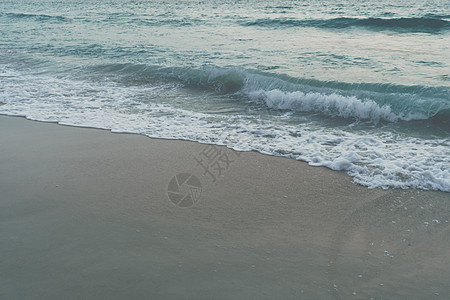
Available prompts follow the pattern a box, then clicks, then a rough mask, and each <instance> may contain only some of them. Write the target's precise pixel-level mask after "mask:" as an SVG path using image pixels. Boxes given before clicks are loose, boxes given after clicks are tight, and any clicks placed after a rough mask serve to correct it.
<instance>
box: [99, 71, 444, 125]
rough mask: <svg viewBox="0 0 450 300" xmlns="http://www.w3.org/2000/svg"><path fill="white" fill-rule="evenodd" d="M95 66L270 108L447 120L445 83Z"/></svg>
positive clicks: (363, 116)
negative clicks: (428, 84)
mask: <svg viewBox="0 0 450 300" xmlns="http://www.w3.org/2000/svg"><path fill="white" fill-rule="evenodd" d="M94 71H95V72H101V73H103V72H107V73H114V74H116V75H120V76H121V79H120V80H124V81H126V82H125V83H126V84H133V83H134V84H146V83H151V82H161V81H163V82H164V83H167V82H172V83H179V84H181V85H183V86H184V87H187V88H190V89H196V90H204V91H210V92H215V93H219V94H240V95H243V96H245V97H247V98H248V99H249V100H250V101H259V103H261V104H263V105H266V106H267V107H269V108H272V109H277V110H292V111H299V112H314V113H320V114H323V115H327V116H332V117H341V118H353V119H361V120H371V121H374V122H378V121H387V122H396V121H412V120H428V119H433V120H434V121H436V120H437V121H438V122H446V117H447V116H448V115H449V111H450V89H449V88H448V87H425V86H400V85H390V84H371V83H359V84H351V83H342V82H323V81H317V80H306V79H301V78H292V77H289V76H285V75H277V74H271V73H263V72H257V71H252V70H246V69H241V68H228V69H227V68H215V67H205V68H198V69H196V68H181V67H180V68H175V67H172V68H166V67H165V68H162V67H157V66H147V65H133V64H112V65H104V66H97V67H95V68H94ZM443 116H444V117H443Z"/></svg>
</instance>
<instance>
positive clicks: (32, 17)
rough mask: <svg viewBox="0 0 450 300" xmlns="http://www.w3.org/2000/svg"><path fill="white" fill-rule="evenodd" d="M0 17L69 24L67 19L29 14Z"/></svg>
mask: <svg viewBox="0 0 450 300" xmlns="http://www.w3.org/2000/svg"><path fill="white" fill-rule="evenodd" d="M0 15H3V16H6V17H8V18H11V19H33V20H37V21H47V20H50V21H57V22H70V21H71V20H70V19H69V18H66V17H63V16H51V15H46V14H30V13H2V14H0Z"/></svg>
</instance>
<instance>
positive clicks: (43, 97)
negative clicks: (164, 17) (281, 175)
mask: <svg viewBox="0 0 450 300" xmlns="http://www.w3.org/2000/svg"><path fill="white" fill-rule="evenodd" d="M2 72H3V73H2V76H3V79H2V84H3V87H2V89H0V101H2V102H4V103H5V105H2V106H0V113H3V114H9V115H20V116H26V117H27V118H29V119H33V120H40V121H52V122H59V123H61V124H67V125H75V126H88V127H97V128H107V129H111V130H112V131H114V132H131V133H139V134H144V135H147V136H149V137H157V138H167V139H183V140H192V141H199V142H203V143H213V144H220V145H227V146H228V147H231V148H234V149H236V150H242V151H249V150H256V151H259V152H261V153H266V154H271V155H277V156H286V157H290V158H293V159H298V160H303V161H306V162H308V163H309V164H310V165H312V166H325V167H328V168H330V169H333V170H343V171H346V172H347V173H348V174H349V175H351V176H352V177H353V178H354V181H355V182H356V183H359V184H362V185H365V186H367V187H369V188H376V187H380V188H393V187H396V188H420V189H429V190H441V191H446V192H450V140H449V139H419V138H412V137H408V136H405V135H401V134H394V133H390V132H385V133H383V134H380V133H378V134H374V133H371V134H367V135H364V134H362V133H355V132H350V131H344V130H340V129H329V128H328V129H327V128H321V127H317V126H315V127H314V128H313V126H312V125H306V124H303V125H302V126H294V125H285V126H282V127H280V126H273V124H264V123H262V122H260V120H258V118H257V116H250V115H249V116H245V117H243V116H241V115H226V114H224V115H211V114H206V113H200V112H193V111H190V110H187V109H183V108H174V107H172V106H170V105H165V104H158V103H152V102H151V101H147V102H145V101H140V98H141V97H142V96H144V95H145V97H147V98H148V97H150V96H152V95H153V96H154V97H164V95H162V96H161V94H164V91H165V89H166V87H163V86H162V87H150V86H145V87H141V86H136V87H130V86H127V87H124V86H120V85H118V84H115V83H112V82H109V83H105V82H102V83H93V82H86V81H74V80H69V79H56V78H51V77H44V76H40V77H37V76H31V75H30V76H27V75H21V76H16V75H17V74H15V73H14V72H10V73H8V71H7V70H3V71H2ZM265 95H266V96H265V97H266V98H265V99H266V101H267V102H268V105H270V106H273V107H276V108H285V107H290V106H291V105H297V102H298V101H300V102H301V103H302V105H305V106H307V107H311V108H312V109H313V110H314V107H316V106H319V107H320V110H322V111H323V109H330V111H333V112H337V113H338V114H341V115H342V116H346V115H347V114H352V115H353V114H355V113H356V114H360V115H361V117H363V116H367V115H368V114H370V113H372V112H373V111H377V112H378V113H379V115H380V117H381V116H383V117H384V118H395V115H392V112H391V111H390V110H389V109H388V108H383V107H378V108H376V107H375V108H374V105H375V104H373V103H362V102H360V101H359V100H358V99H353V98H346V99H343V98H341V97H340V96H338V95H329V96H327V97H323V96H319V95H314V94H312V95H308V94H302V93H300V92H295V93H291V94H286V93H282V92H280V91H272V92H266V94H265ZM257 97H260V96H257ZM320 97H322V98H321V100H320V99H319V98H320ZM299 99H300V100H299ZM316 102H319V103H316Z"/></svg>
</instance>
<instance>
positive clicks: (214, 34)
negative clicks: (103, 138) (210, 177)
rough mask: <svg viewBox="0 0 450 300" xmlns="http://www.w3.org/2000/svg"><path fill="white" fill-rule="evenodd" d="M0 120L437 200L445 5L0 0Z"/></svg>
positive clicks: (448, 69)
mask: <svg viewBox="0 0 450 300" xmlns="http://www.w3.org/2000/svg"><path fill="white" fill-rule="evenodd" d="M0 25H1V27H0V28H1V29H0V36H1V39H0V101H1V102H2V103H3V105H1V106H0V113H3V114H9V115H21V116H26V117H28V118H30V119H34V120H42V121H52V122H59V123H61V124H70V125H76V126H93V127H98V128H107V129H111V130H113V131H115V132H133V133H140V134H144V135H147V136H150V137H158V138H170V139H185V140H194V141H200V142H205V143H214V144H221V145H227V146H229V147H231V148H234V149H236V150H243V151H247V150H256V151H259V152H262V153H266V154H271V155H281V156H287V157H290V158H293V159H299V160H304V161H307V162H308V163H310V164H311V165H317V166H326V167H329V168H331V169H334V170H344V171H346V172H347V173H349V174H350V175H351V176H353V178H354V181H355V182H356V183H359V184H362V185H365V186H368V187H370V188H374V187H382V188H419V189H433V190H441V191H447V192H449V191H450V55H448V53H450V5H449V3H448V1H427V2H426V3H425V2H423V1H413V0H411V1H407V0H405V1H395V3H391V2H387V1H385V2H382V1H381V2H380V1H365V2H362V3H354V1H343V2H342V1H341V2H339V3H336V2H333V1H313V2H304V1H256V0H247V1H224V0H222V1H206V2H200V1H162V0H155V1H131V0H120V1H119V0H117V1H95V0H92V1H62V2H53V1H49V0H48V1H47V0H41V1H36V0H35V1H32V0H30V1H2V2H1V3H0Z"/></svg>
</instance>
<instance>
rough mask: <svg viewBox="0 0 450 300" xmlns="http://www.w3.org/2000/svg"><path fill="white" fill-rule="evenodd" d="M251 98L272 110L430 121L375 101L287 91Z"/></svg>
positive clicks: (273, 91) (261, 94)
mask: <svg viewBox="0 0 450 300" xmlns="http://www.w3.org/2000/svg"><path fill="white" fill-rule="evenodd" d="M248 95H249V96H250V97H251V98H253V99H263V100H264V101H265V103H266V104H267V106H268V107H270V108H275V109H289V110H297V111H305V112H317V113H322V114H325V115H329V116H338V117H343V118H357V119H365V120H373V121H379V120H386V121H390V122H395V121H398V120H412V119H426V118H427V117H426V116H419V115H415V116H412V115H402V114H395V113H394V112H393V111H392V109H391V107H389V106H388V105H383V106H380V105H379V104H377V103H376V102H375V101H373V100H370V99H366V100H364V101H363V100H361V99H358V98H356V97H355V96H342V95H338V94H321V93H312V92H310V93H303V92H301V91H295V92H283V91H281V90H278V89H275V90H269V91H264V90H259V91H251V92H249V93H248Z"/></svg>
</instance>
